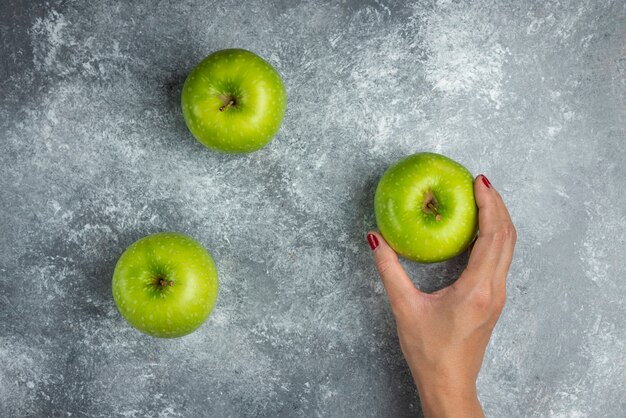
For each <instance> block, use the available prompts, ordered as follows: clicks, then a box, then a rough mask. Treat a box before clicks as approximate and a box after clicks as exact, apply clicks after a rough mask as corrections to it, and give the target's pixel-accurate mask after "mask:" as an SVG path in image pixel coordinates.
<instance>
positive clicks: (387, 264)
mask: <svg viewBox="0 0 626 418" xmlns="http://www.w3.org/2000/svg"><path fill="white" fill-rule="evenodd" d="M392 265H393V260H390V259H389V258H380V259H378V260H376V269H377V270H378V273H380V275H381V276H382V275H384V274H385V273H386V272H387V271H389V269H391V266H392Z"/></svg>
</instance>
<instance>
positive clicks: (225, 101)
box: [220, 95, 237, 112]
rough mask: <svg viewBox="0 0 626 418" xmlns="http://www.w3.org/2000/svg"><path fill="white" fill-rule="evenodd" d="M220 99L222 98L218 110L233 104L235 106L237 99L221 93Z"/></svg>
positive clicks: (221, 110) (223, 109)
mask: <svg viewBox="0 0 626 418" xmlns="http://www.w3.org/2000/svg"><path fill="white" fill-rule="evenodd" d="M220 99H221V100H222V103H223V105H222V106H220V112H223V111H225V110H226V109H228V108H229V107H231V106H233V107H235V106H237V99H235V97H234V96H231V95H221V96H220Z"/></svg>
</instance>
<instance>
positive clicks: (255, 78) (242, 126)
mask: <svg viewBox="0 0 626 418" xmlns="http://www.w3.org/2000/svg"><path fill="white" fill-rule="evenodd" d="M286 104H287V95H286V93H285V87H284V85H283V81H282V79H281V78H280V75H279V74H278V72H277V71H276V70H275V69H274V67H272V66H271V65H270V64H269V63H267V61H265V60H264V59H263V58H261V57H259V56H258V55H255V54H253V53H252V52H250V51H246V50H244V49H224V50H222V51H217V52H215V53H213V54H211V55H209V56H208V57H206V58H205V59H204V60H202V61H201V62H200V63H199V64H198V65H197V66H196V67H195V68H194V69H193V70H192V71H191V73H189V76H187V80H185V85H184V86H183V93H182V108H183V115H184V116H185V122H186V123H187V127H188V128H189V130H190V131H191V133H192V134H193V136H195V137H196V139H197V140H198V141H200V142H201V143H202V144H204V145H206V146H207V147H209V148H211V149H214V150H217V151H222V152H251V151H256V150H258V149H260V148H263V147H264V146H265V145H266V144H267V143H268V142H270V141H271V140H272V138H274V136H275V135H276V133H277V132H278V129H279V128H280V124H281V122H282V120H283V116H284V115H285V108H286Z"/></svg>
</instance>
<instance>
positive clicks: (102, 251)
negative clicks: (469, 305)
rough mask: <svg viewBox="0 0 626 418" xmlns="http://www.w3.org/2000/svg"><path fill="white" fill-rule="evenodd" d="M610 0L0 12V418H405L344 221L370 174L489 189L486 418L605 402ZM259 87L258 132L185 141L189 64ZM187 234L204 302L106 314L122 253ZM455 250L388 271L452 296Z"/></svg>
mask: <svg viewBox="0 0 626 418" xmlns="http://www.w3.org/2000/svg"><path fill="white" fill-rule="evenodd" d="M625 21H626V3H625V2H624V1H623V0H605V1H594V0H572V1H550V0H549V1H545V0H541V1H539V0H537V1H525V2H512V1H505V0H497V1H488V0H476V1H465V0H458V1H418V2H398V1H390V0H367V1H356V0H354V1H342V2H328V1H324V2H322V1H300V0H298V1H287V0H277V1H272V2H258V1H249V2H240V1H234V0H220V1H197V0H193V1H192V0H185V1H177V2H163V1H160V2H154V1H148V0H138V1H133V2H129V1H101V2H79V1H72V0H69V1H67V0H63V1H60V0H51V1H48V2H37V1H19V0H4V1H2V2H1V3H0V48H1V49H0V51H1V57H2V58H1V60H0V216H1V218H0V286H1V287H0V415H2V416H7V417H8V416H11V417H21V416H28V417H31V416H33V417H44V416H72V417H76V416H80V417H82V416H89V417H111V416H123V417H145V416H154V417H157V416H158V417H204V416H212V417H265V416H268V417H280V416H289V417H291V416H295V417H299V416H302V417H304V416H306V417H309V416H324V417H366V416H372V417H388V416H394V417H404V416H407V417H408V416H415V415H419V414H420V412H419V411H420V409H419V399H418V397H417V394H416V391H415V389H414V387H413V384H412V382H411V379H410V375H409V373H408V370H407V368H406V365H405V363H404V360H403V358H402V355H401V352H400V350H399V347H398V342H397V338H396V336H395V330H394V324H393V319H392V317H391V314H390V312H389V307H388V304H387V301H386V299H385V294H384V292H383V288H382V286H381V284H380V282H379V281H378V278H377V275H376V273H375V271H374V268H373V266H372V262H371V255H370V252H369V248H368V246H367V243H366V241H365V238H364V235H365V232H366V231H367V230H368V229H369V228H374V227H375V219H374V216H373V194H374V188H375V186H376V182H377V180H378V179H379V178H380V176H381V174H382V172H383V171H384V170H385V168H386V167H387V166H388V165H390V164H391V163H393V162H394V161H396V160H397V159H399V158H401V157H402V156H405V155H407V154H409V153H413V152H418V151H434V152H440V153H443V154H446V155H448V156H450V157H451V158H454V159H456V160H458V161H460V162H461V163H463V164H464V165H466V166H467V167H468V168H469V169H470V170H471V171H472V172H473V173H475V174H478V173H481V172H484V173H486V174H487V175H488V176H489V179H490V180H491V182H492V183H493V184H494V185H495V187H496V188H497V189H498V190H499V191H500V192H501V194H502V195H503V197H504V199H505V201H506V202H507V204H508V205H509V208H510V212H511V214H512V216H513V219H514V221H515V223H516V226H517V229H518V233H519V242H518V246H517V251H516V256H515V259H514V262H513V265H512V267H511V272H510V275H509V281H508V302H507V306H506V308H505V310H504V313H503V316H502V318H501V320H500V322H499V324H498V326H497V328H496V330H495V333H494V335H493V338H492V341H491V343H490V345H489V348H488V351H487V354H486V358H485V362H484V367H483V370H482V372H481V375H480V378H479V382H478V384H479V392H480V397H481V400H482V402H483V405H484V408H485V410H486V413H487V415H488V416H492V417H625V416H626V354H625V353H626V323H625V319H626V303H625V302H624V300H625V299H626V258H625V257H624V251H625V249H626V245H625V241H626V193H624V189H625V188H626V169H625V166H626V122H625V121H626V25H625V24H624V22H625ZM227 47H241V48H246V49H249V50H252V51H254V52H256V53H257V54H259V55H261V56H262V57H264V58H266V59H267V60H268V61H269V62H270V63H271V64H272V65H274V66H275V67H276V68H277V70H278V71H279V72H280V73H281V74H282V76H283V78H284V82H285V86H286V88H287V94H288V106H287V113H286V116H285V119H284V122H283V126H282V128H281V131H280V133H279V135H278V136H277V138H276V139H275V140H274V141H273V142H272V143H271V144H270V145H269V146H268V147H266V148H265V149H263V150H261V151H259V152H257V153H254V154H250V155H221V154H217V153H214V152H211V151H209V150H207V149H205V148H204V147H203V146H202V145H200V144H199V143H197V142H196V141H195V140H194V139H193V138H192V137H191V135H190V134H189V132H188V131H187V129H186V127H185V124H184V121H183V118H182V115H181V110H180V100H179V96H180V90H181V85H182V83H183V81H184V78H185V76H186V74H187V73H188V72H189V71H190V70H191V68H193V66H194V64H195V63H197V62H198V61H199V60H200V59H202V58H203V57H204V56H206V55H208V54H209V53H211V52H212V51H215V50H218V49H222V48H227ZM164 230H173V231H180V232H183V233H187V234H190V235H191V236H193V237H195V238H196V239H198V240H199V241H200V242H201V243H202V244H203V245H205V246H206V247H207V248H208V249H209V251H211V253H212V254H213V256H214V258H215V260H216V263H217V266H218V270H219V272H220V277H221V289H220V295H219V299H218V302H217V307H216V309H215V311H214V314H213V315H212V317H211V318H210V319H209V321H208V322H207V323H206V324H204V325H203V326H202V327H201V328H200V329H199V331H197V332H196V333H194V334H192V335H190V336H187V337H184V338H180V339H174V340H158V339H154V338H150V337H148V336H145V335H142V334H140V333H139V332H137V331H135V330H133V329H132V328H130V326H129V325H128V324H127V323H126V322H125V321H124V320H123V319H122V318H121V316H120V315H119V313H118V312H117V310H116V309H115V306H114V303H113V300H112V297H111V289H110V286H111V275H112V272H113V268H114V266H115V262H116V260H117V258H118V257H119V256H120V254H121V253H122V252H123V250H124V249H125V248H126V247H127V246H128V245H130V244H131V243H132V242H133V241H134V240H136V239H138V238H140V237H142V236H144V235H147V234H150V233H153V232H157V231H164ZM463 262H464V257H460V258H459V259H457V260H453V261H451V262H447V263H444V264H440V265H434V266H419V265H416V264H412V263H406V265H407V268H408V269H409V271H410V272H411V274H412V277H414V279H415V282H416V284H418V285H419V286H421V287H422V288H424V289H435V288H437V287H441V286H443V285H446V284H447V283H450V282H451V281H452V280H454V278H455V277H456V275H457V274H458V273H459V271H461V269H462V267H463Z"/></svg>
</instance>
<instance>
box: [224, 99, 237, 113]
mask: <svg viewBox="0 0 626 418" xmlns="http://www.w3.org/2000/svg"><path fill="white" fill-rule="evenodd" d="M234 104H235V101H234V100H233V99H230V101H229V102H228V103H226V104H225V105H223V106H221V107H220V112H223V111H225V110H226V109H228V108H229V107H230V106H232V105H234Z"/></svg>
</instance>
